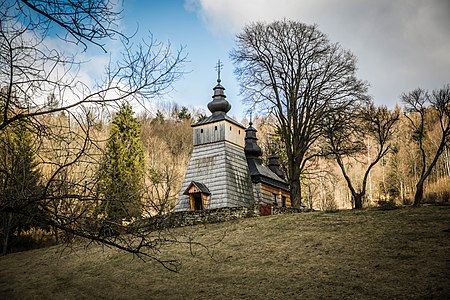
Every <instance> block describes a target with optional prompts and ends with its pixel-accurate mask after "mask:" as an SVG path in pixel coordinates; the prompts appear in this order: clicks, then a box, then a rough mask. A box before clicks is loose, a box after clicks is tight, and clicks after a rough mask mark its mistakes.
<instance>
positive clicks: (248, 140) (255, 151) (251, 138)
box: [244, 122, 262, 158]
mask: <svg viewBox="0 0 450 300" xmlns="http://www.w3.org/2000/svg"><path fill="white" fill-rule="evenodd" d="M248 125H249V126H248V128H247V129H245V148H244V151H245V155H246V156H247V157H249V158H251V157H255V158H257V157H260V156H261V155H262V150H261V148H260V147H259V146H258V144H257V142H256V141H257V140H258V138H257V137H256V132H258V131H257V130H256V129H255V128H254V127H253V126H252V125H253V123H252V122H250V123H249V124H248Z"/></svg>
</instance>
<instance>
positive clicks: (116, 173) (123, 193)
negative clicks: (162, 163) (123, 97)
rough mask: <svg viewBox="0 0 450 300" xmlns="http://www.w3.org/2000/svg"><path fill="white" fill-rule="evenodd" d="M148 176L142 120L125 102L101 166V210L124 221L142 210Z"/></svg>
mask: <svg viewBox="0 0 450 300" xmlns="http://www.w3.org/2000/svg"><path fill="white" fill-rule="evenodd" d="M143 176H144V150H143V145H142V141H141V124H140V123H139V120H138V119H137V118H135V117H133V111H132V108H131V106H130V105H128V104H124V105H122V106H121V108H120V110H119V112H118V113H117V115H116V117H115V118H114V120H113V122H112V125H111V133H110V137H109V140H108V142H107V145H106V154H105V157H104V162H103V165H102V168H101V170H100V192H101V194H102V196H103V201H102V203H101V205H100V206H99V207H98V209H97V212H98V213H99V214H103V216H104V217H106V218H107V219H108V220H110V221H114V222H118V223H120V222H121V221H122V220H124V219H125V220H130V219H131V218H133V217H135V218H136V217H139V216H140V214H141V195H142V190H143Z"/></svg>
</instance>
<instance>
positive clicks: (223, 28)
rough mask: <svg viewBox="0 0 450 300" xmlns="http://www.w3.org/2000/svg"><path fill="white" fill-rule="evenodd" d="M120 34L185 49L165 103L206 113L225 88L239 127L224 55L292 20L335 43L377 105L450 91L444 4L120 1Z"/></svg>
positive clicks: (440, 0) (444, 0) (449, 19)
mask: <svg viewBox="0 0 450 300" xmlns="http://www.w3.org/2000/svg"><path fill="white" fill-rule="evenodd" d="M123 12H124V18H123V20H122V21H121V26H122V27H123V28H124V29H125V31H127V32H128V33H131V32H134V30H135V29H136V28H137V26H139V32H138V36H137V37H140V36H145V35H146V34H147V32H148V31H151V32H152V33H153V35H154V37H155V38H157V39H158V40H159V41H162V42H167V41H170V43H171V45H172V47H173V48H174V49H176V48H177V47H179V46H181V45H183V46H186V52H187V53H188V60H189V63H187V64H186V68H185V70H186V72H188V73H187V74H186V75H185V76H184V77H183V78H182V79H181V80H180V81H178V82H177V83H176V84H175V86H174V87H175V91H173V92H171V93H170V94H169V95H167V96H165V97H164V99H161V100H166V101H174V102H177V103H179V104H180V105H186V106H194V107H197V108H204V109H205V111H207V110H206V104H207V103H208V102H209V101H210V100H211V96H212V92H213V91H212V88H213V87H214V85H215V84H216V71H215V69H214V66H215V64H216V63H217V60H218V59H220V60H221V61H222V62H223V65H224V67H223V70H222V76H221V77H222V84H223V85H224V87H225V88H226V91H225V93H226V95H227V99H228V100H229V101H230V103H231V104H232V109H231V111H230V112H229V114H230V115H231V116H235V117H236V118H237V119H238V120H240V119H241V118H243V117H245V111H246V107H245V106H244V105H243V104H242V100H243V99H242V98H241V96H239V84H238V82H237V81H236V78H235V75H234V74H233V65H232V63H231V61H230V58H229V52H230V51H231V49H232V48H233V47H234V41H233V39H234V36H235V34H236V33H238V32H240V31H241V29H242V28H243V26H244V25H245V24H248V23H249V22H252V21H268V22H270V21H273V20H276V19H283V18H288V19H293V20H297V21H301V22H304V23H307V24H314V23H315V24H318V26H319V29H320V30H321V31H322V32H324V33H326V34H327V35H328V36H329V38H330V40H331V41H332V42H338V43H340V44H341V45H342V46H343V47H344V48H345V49H348V50H350V51H352V52H353V53H354V54H355V55H356V57H357V59H358V67H359V70H358V77H359V78H361V79H363V80H366V81H368V83H369V84H370V88H369V93H370V94H371V95H372V96H373V99H374V101H375V103H376V104H379V105H380V104H383V105H387V106H389V107H393V106H394V105H395V104H396V103H399V102H400V100H399V96H400V95H401V94H402V93H403V92H408V91H411V90H412V89H414V88H416V87H423V88H426V89H436V88H440V87H442V86H443V85H444V84H449V83H450V34H449V32H450V1H448V0H428V1H421V0H396V1H391V0H377V1H373V0H340V1H337V0H277V1H269V0H245V1H244V0H161V1H159V0H152V1H143V0H125V1H124V6H123Z"/></svg>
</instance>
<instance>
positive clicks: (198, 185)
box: [183, 181, 211, 195]
mask: <svg viewBox="0 0 450 300" xmlns="http://www.w3.org/2000/svg"><path fill="white" fill-rule="evenodd" d="M192 186H195V187H196V188H197V189H198V190H200V192H201V193H205V194H207V195H211V192H210V191H209V189H208V188H207V187H206V185H204V184H203V183H201V182H197V181H191V183H190V184H189V185H188V187H187V188H186V190H185V191H184V193H183V195H189V190H190V189H191V187H192Z"/></svg>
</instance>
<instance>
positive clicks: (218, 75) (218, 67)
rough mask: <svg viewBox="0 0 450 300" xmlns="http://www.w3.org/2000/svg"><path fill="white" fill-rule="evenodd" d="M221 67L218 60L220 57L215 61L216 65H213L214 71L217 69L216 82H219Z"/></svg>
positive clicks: (221, 64)
mask: <svg viewBox="0 0 450 300" xmlns="http://www.w3.org/2000/svg"><path fill="white" fill-rule="evenodd" d="M222 68H223V63H222V62H221V61H220V59H219V60H218V61H217V65H216V67H215V69H216V71H217V82H220V81H221V80H220V70H222Z"/></svg>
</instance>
